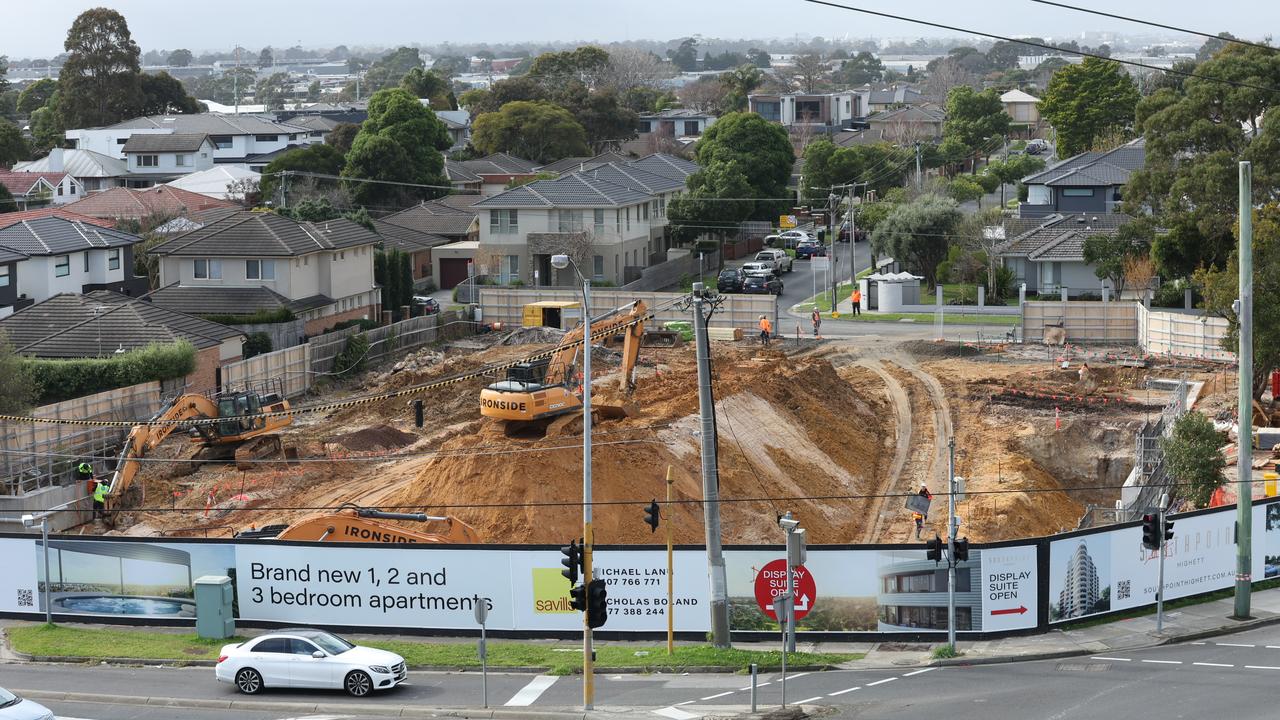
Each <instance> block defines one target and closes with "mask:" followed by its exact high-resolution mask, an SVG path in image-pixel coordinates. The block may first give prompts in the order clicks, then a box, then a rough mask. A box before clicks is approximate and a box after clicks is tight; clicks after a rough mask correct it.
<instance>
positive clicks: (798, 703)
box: [796, 695, 822, 705]
mask: <svg viewBox="0 0 1280 720" xmlns="http://www.w3.org/2000/svg"><path fill="white" fill-rule="evenodd" d="M821 699H822V696H821V695H819V696H818V697H811V698H805V699H804V700H797V701H796V704H797V705H808V704H809V703H811V702H815V701H817V700H821Z"/></svg>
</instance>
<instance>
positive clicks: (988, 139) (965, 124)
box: [942, 86, 1009, 155]
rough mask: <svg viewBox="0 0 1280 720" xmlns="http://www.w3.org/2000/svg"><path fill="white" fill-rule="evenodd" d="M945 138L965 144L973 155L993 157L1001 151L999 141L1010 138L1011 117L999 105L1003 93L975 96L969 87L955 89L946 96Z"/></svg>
mask: <svg viewBox="0 0 1280 720" xmlns="http://www.w3.org/2000/svg"><path fill="white" fill-rule="evenodd" d="M942 134H943V135H944V136H945V137H947V138H955V139H957V140H959V141H960V142H962V143H964V145H965V147H967V148H969V151H970V153H972V154H976V155H990V154H991V151H992V150H994V149H995V148H996V147H998V145H999V142H998V140H999V138H1001V137H1002V136H1005V135H1008V134H1009V116H1008V115H1007V114H1005V111H1004V104H1003V103H1001V102H1000V93H998V92H996V91H995V90H984V91H982V92H976V91H974V89H973V88H971V87H968V86H960V87H956V88H952V90H951V92H950V93H949V94H948V95H947V119H946V121H945V123H944V124H943V126H942Z"/></svg>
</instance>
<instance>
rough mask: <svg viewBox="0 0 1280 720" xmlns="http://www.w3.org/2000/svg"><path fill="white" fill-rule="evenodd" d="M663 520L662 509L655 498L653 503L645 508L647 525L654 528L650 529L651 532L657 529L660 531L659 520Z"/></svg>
mask: <svg viewBox="0 0 1280 720" xmlns="http://www.w3.org/2000/svg"><path fill="white" fill-rule="evenodd" d="M661 521H662V518H661V516H660V511H659V510H658V501H657V500H654V501H653V502H651V503H649V504H648V505H647V506H645V509H644V522H645V524H646V525H648V526H649V527H650V528H653V529H652V530H650V531H649V532H657V531H658V523H659V522H661Z"/></svg>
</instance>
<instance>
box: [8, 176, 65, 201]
mask: <svg viewBox="0 0 1280 720" xmlns="http://www.w3.org/2000/svg"><path fill="white" fill-rule="evenodd" d="M64 177H66V173H38V172H24V171H18V172H15V171H13V170H4V169H0V185H3V186H4V187H5V188H6V189H8V191H9V193H10V194H12V195H13V196H14V197H19V196H22V195H26V194H28V193H30V192H32V191H33V190H35V187H36V186H37V185H39V184H40V181H41V180H45V181H47V182H48V183H49V184H50V185H52V186H54V187H57V186H58V183H60V182H62V178H64Z"/></svg>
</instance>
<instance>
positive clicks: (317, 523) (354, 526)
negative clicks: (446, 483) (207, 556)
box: [236, 503, 480, 545]
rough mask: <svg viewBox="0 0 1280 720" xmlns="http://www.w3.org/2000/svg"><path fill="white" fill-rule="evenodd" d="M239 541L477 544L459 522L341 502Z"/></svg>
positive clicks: (246, 532) (471, 532) (474, 534)
mask: <svg viewBox="0 0 1280 720" xmlns="http://www.w3.org/2000/svg"><path fill="white" fill-rule="evenodd" d="M378 520H414V521H417V522H444V523H446V524H447V527H446V529H445V530H444V531H443V532H423V531H420V530H409V529H407V528H404V527H401V526H400V525H393V524H390V523H383V522H377V521H378ZM236 538H237V539H240V540H309V541H312V542H369V543H431V544H448V545H458V544H475V543H479V542H480V534H479V533H477V532H476V529H475V528H473V527H471V526H470V525H468V524H466V523H464V522H462V521H461V520H459V519H457V518H455V517H452V516H444V517H437V516H433V515H427V514H425V513H397V512H386V511H383V510H378V509H377V508H366V507H360V506H359V505H354V504H352V503H343V504H342V505H340V506H339V507H338V510H337V512H332V513H326V514H323V515H313V516H311V517H306V518H303V519H301V520H299V521H298V522H296V523H293V524H292V525H267V526H264V527H262V528H250V529H248V530H242V531H241V532H238V533H236Z"/></svg>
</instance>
